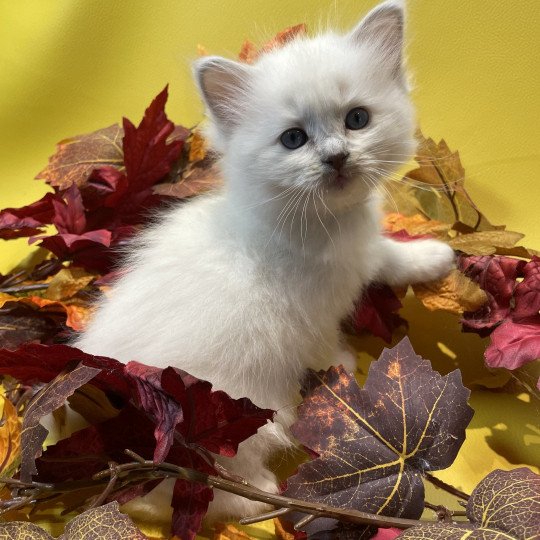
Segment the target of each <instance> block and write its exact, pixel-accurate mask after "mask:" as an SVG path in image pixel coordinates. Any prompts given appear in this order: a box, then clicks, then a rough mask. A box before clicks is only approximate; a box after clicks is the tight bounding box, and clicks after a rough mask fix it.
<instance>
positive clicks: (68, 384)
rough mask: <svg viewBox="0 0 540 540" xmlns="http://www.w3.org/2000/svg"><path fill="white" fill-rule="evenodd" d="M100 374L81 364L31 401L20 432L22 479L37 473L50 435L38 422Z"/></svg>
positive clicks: (26, 479) (63, 374)
mask: <svg viewBox="0 0 540 540" xmlns="http://www.w3.org/2000/svg"><path fill="white" fill-rule="evenodd" d="M97 373H99V370H98V369H95V368H91V367H88V366H83V365H78V366H77V367H76V368H75V369H73V370H72V371H69V372H67V373H61V374H60V375H58V376H57V377H56V378H55V379H53V380H52V381H51V382H50V383H49V384H47V385H46V386H45V387H44V388H43V389H42V390H41V391H40V392H39V393H38V394H37V395H35V396H34V397H33V399H32V400H31V401H30V403H29V404H28V406H27V408H26V409H25V412H24V416H23V427H22V433H21V448H22V452H21V472H20V478H21V480H22V481H23V482H28V481H29V480H30V479H31V477H32V475H33V474H35V473H37V470H36V467H35V459H36V457H38V456H39V455H41V451H42V446H43V443H44V442H45V439H46V437H47V433H48V431H47V429H45V428H44V427H43V426H42V425H41V424H40V423H39V421H40V420H41V419H42V418H43V417H44V416H46V415H47V414H50V413H51V412H53V411H54V410H56V409H58V408H59V407H60V406H62V405H63V404H64V403H65V401H66V399H67V398H68V396H70V395H71V394H73V392H74V391H75V390H76V389H77V388H80V387H81V386H82V385H83V384H86V383H87V382H88V381H90V380H91V379H93V378H94V377H95V375H96V374H97Z"/></svg>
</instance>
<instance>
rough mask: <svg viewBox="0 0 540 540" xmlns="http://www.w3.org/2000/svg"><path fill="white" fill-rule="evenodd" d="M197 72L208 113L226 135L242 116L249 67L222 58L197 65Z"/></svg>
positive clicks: (195, 68)
mask: <svg viewBox="0 0 540 540" xmlns="http://www.w3.org/2000/svg"><path fill="white" fill-rule="evenodd" d="M194 72H195V77H196V80H197V84H198V85H199V89H200V91H201V94H202V96H203V99H204V101H205V103H206V106H207V107H208V110H209V111H210V113H211V115H212V117H213V118H214V120H216V122H217V123H218V124H219V126H220V129H221V130H222V131H224V132H226V131H227V130H228V128H229V127H231V126H232V125H234V123H235V122H236V121H237V120H238V118H239V116H240V114H241V109H242V102H243V101H244V100H243V96H244V95H245V92H246V87H247V85H248V84H249V75H250V67H249V66H247V65H245V64H240V63H239V62H234V61H233V60H227V59H226V58H221V57H220V56H207V57H204V58H201V59H200V60H197V61H196V62H195V64H194Z"/></svg>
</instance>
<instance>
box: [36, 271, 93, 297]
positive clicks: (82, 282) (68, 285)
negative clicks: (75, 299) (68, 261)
mask: <svg viewBox="0 0 540 540" xmlns="http://www.w3.org/2000/svg"><path fill="white" fill-rule="evenodd" d="M94 278H95V275H93V274H89V273H88V272H86V271H85V270H84V269H83V268H77V267H75V266H73V267H70V268H63V269H62V270H60V272H58V273H57V274H56V275H55V276H54V277H53V278H52V280H51V281H50V282H49V286H48V288H47V290H46V291H45V298H48V299H49V300H66V299H68V298H71V297H72V296H75V295H76V294H77V293H78V292H79V291H80V290H81V289H84V288H85V287H86V286H87V285H88V284H89V283H90V282H91V281H92V280H93V279H94Z"/></svg>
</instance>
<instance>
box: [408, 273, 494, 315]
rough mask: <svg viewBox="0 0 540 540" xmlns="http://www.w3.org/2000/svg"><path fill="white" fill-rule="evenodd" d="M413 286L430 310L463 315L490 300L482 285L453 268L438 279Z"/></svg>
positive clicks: (415, 292)
mask: <svg viewBox="0 0 540 540" xmlns="http://www.w3.org/2000/svg"><path fill="white" fill-rule="evenodd" d="M412 288H413V291H414V294H415V295H416V297H417V298H418V299H419V300H420V301H421V302H422V304H424V306H425V307H427V308H428V309H429V310H430V311H434V310H437V309H442V310H443V311H449V312H450V313H455V314H456V315H462V314H463V313H464V312H465V311H476V310H478V309H480V308H481V307H482V306H483V305H484V304H485V303H486V302H487V301H488V297H487V295H486V293H485V292H484V291H483V290H482V289H481V288H480V286H479V285H478V284H476V283H475V282H474V281H472V280H471V279H469V278H468V277H467V276H465V275H464V274H463V273H461V272H460V271H459V270H452V272H450V274H448V275H447V276H446V277H444V278H442V279H439V280H437V281H432V282H429V283H417V284H413V286H412Z"/></svg>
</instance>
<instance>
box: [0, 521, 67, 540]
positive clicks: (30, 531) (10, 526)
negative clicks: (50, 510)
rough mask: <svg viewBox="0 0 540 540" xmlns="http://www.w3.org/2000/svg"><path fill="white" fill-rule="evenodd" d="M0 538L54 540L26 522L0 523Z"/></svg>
mask: <svg viewBox="0 0 540 540" xmlns="http://www.w3.org/2000/svg"><path fill="white" fill-rule="evenodd" d="M0 538H1V539H2V540H54V538H53V537H52V536H51V535H50V534H49V533H48V532H47V531H45V530H44V529H42V528H41V527H38V526H37V525H34V524H33V523H28V522H26V521H8V522H5V523H0ZM66 540H69V539H66ZM73 540H75V539H73Z"/></svg>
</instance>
